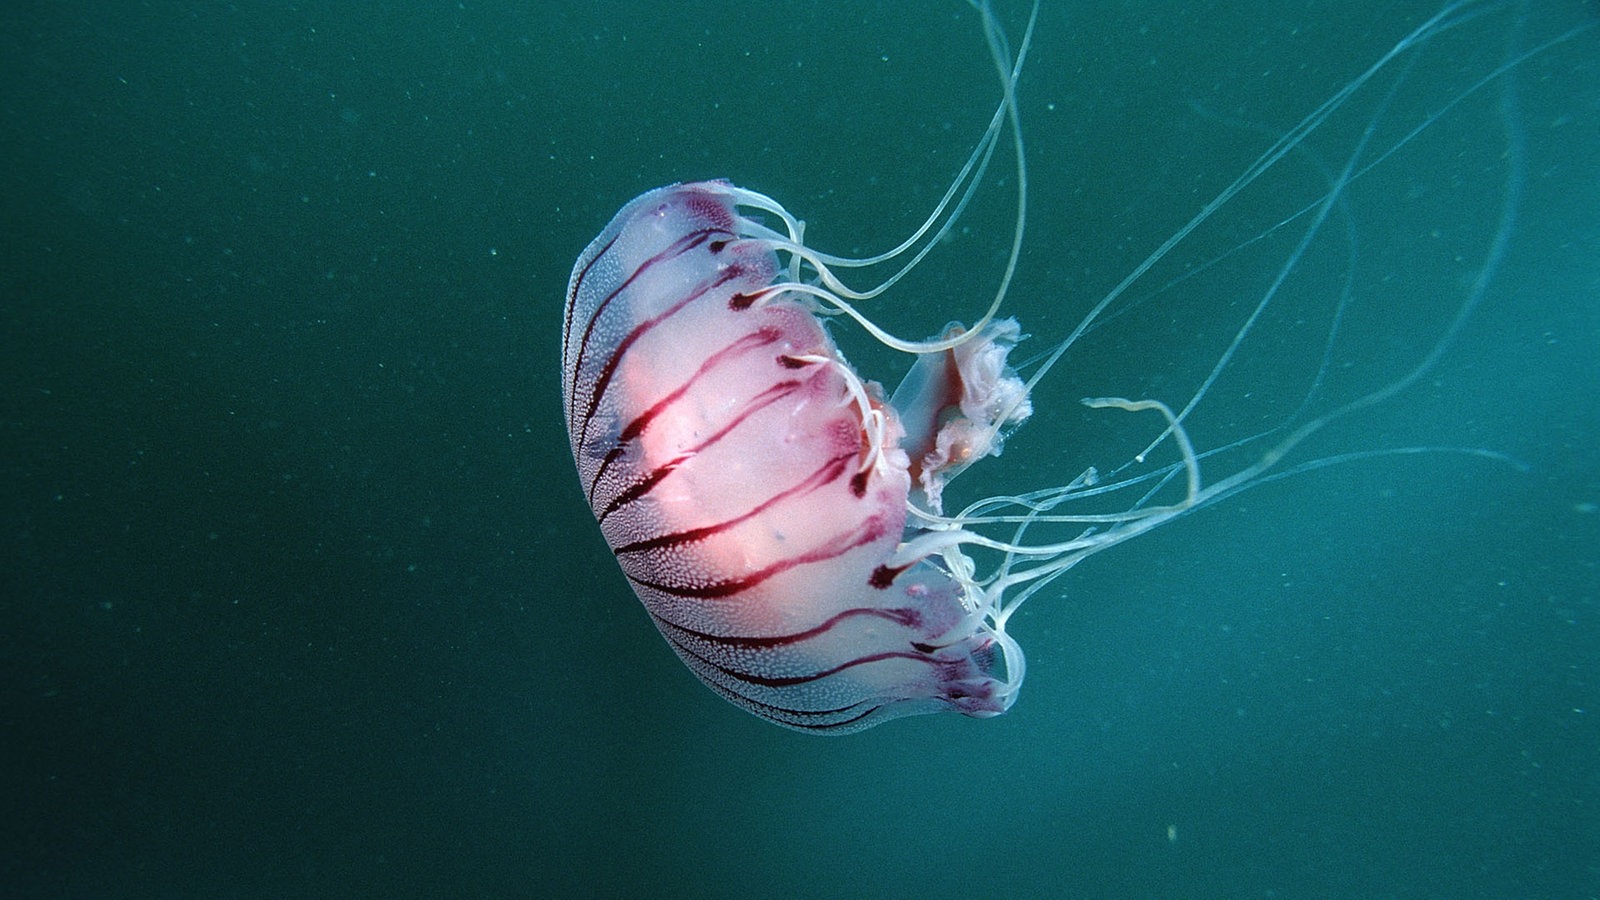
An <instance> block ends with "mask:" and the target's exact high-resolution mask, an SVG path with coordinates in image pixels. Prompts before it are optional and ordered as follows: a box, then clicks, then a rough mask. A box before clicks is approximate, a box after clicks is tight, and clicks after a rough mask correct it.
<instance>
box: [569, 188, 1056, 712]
mask: <svg viewBox="0 0 1600 900" xmlns="http://www.w3.org/2000/svg"><path fill="white" fill-rule="evenodd" d="M743 193H744V192H741V191H740V190H739V189H738V188H734V187H733V186H732V185H728V184H726V183H724V182H703V183H698V184H685V185H677V186H672V187H666V188H661V189H658V190H655V191H651V192H649V193H647V194H644V195H643V196H641V197H639V198H637V199H635V200H634V201H633V202H631V203H629V204H628V205H627V206H625V207H624V208H623V209H622V211H621V212H619V213H618V214H617V216H616V217H615V218H614V219H613V220H612V222H611V224H610V225H608V226H607V227H606V229H605V230H604V231H603V232H601V234H600V236H599V237H597V238H596V239H595V240H594V242H593V243H591V244H590V245H589V247H588V249H587V250H585V251H584V253H583V255H582V257H581V258H580V259H579V260H578V264H577V267H576V268H575V270H574V272H573V276H572V282H571V285H570V287H569V290H568V294H567V308H566V322H565V328H564V343H563V349H564V353H563V366H562V371H563V391H564V397H565V403H566V415H567V425H568V429H569V432H570V435H571V441H572V453H573V458H574V459H575V460H576V461H577V467H578V473H579V476H580V478H581V480H582V485H583V490H584V492H585V495H586V496H587V498H588V500H589V504H590V506H591V508H592V509H593V511H594V515H595V518H596V519H597V520H598V521H599V523H600V527H601V530H602V532H603V533H604V535H605V538H606V541H607V542H608V543H609V544H610V545H611V548H612V550H613V551H614V552H615V553H616V556H617V561H618V563H619V564H620V565H621V567H622V571H623V572H624V573H625V574H626V575H627V577H628V580H629V581H630V582H631V583H632V584H633V588H634V591H635V592H636V593H637V594H638V596H639V599H640V600H641V601H642V602H643V603H644V606H645V608H646V610H648V611H649V613H650V615H651V617H652V618H653V619H654V621H655V623H656V626H657V628H659V629H660V631H661V634H662V635H663V636H664V637H665V638H666V639H667V641H668V643H670V644H671V645H672V647H673V649H674V650H675V651H677V653H678V656H679V657H680V658H682V659H683V661H684V662H685V663H687V664H688V666H689V667H690V668H691V669H692V670H694V672H695V674H697V675H698V676H700V678H701V679H702V680H703V681H705V682H706V684H708V685H710V686H711V687H712V688H713V689H715V690H716V691H718V692H719V693H721V694H722V695H723V696H725V697H727V698H728V699H730V700H732V701H734V702H735V703H738V704H739V705H741V706H743V707H745V708H746V709H749V710H750V711H752V712H754V713H756V714H757V715H760V716H763V717H765V718H768V719H770V720H772V721H774V722H777V723H779V724H782V725H787V726H790V727H793V728H799V729H807V730H831V731H836V732H847V731H854V730H859V729H862V728H866V727H868V726H870V725H873V724H876V723H878V722H881V721H884V720H886V719H889V718H894V717H897V716H901V715H907V714H912V713H920V712H933V711H938V710H941V709H953V710H958V711H960V712H963V713H967V714H969V715H975V716H984V715H993V714H996V713H999V712H1002V711H1004V709H1005V708H1006V706H1008V705H1009V703H1010V699H1011V696H1012V692H1011V691H1009V690H1007V689H1006V688H1007V684H1006V681H1005V673H1003V672H1000V673H997V672H996V671H995V669H996V668H997V663H996V652H995V651H996V647H995V636H994V634H993V633H992V631H991V630H990V629H989V628H988V626H987V625H986V624H985V622H984V620H983V616H982V615H981V614H980V613H979V612H977V611H976V607H977V603H978V600H977V599H976V598H972V597H969V596H967V593H968V590H967V589H965V588H963V586H962V584H961V583H960V581H959V580H958V579H956V578H953V577H951V575H950V574H949V573H948V572H947V571H946V570H945V569H944V568H943V567H942V566H941V565H940V564H937V563H935V562H934V561H932V560H930V559H926V558H916V557H915V556H913V557H912V558H910V559H900V558H898V556H897V551H900V550H901V549H902V542H903V541H904V540H905V539H906V538H908V537H909V536H911V535H908V533H907V514H908V500H909V498H910V497H911V495H912V490H913V485H914V480H913V473H915V479H916V484H915V487H916V489H917V490H918V491H919V492H920V493H921V495H922V496H923V497H924V498H926V500H925V503H926V504H927V505H928V506H930V507H931V508H932V509H934V510H937V508H938V494H939V489H940V487H941V486H942V484H943V480H944V478H945V475H946V473H947V472H953V471H957V470H959V468H960V467H964V465H965V463H966V462H968V461H970V460H972V459H975V458H978V457H981V456H984V455H988V454H991V453H994V452H997V451H998V437H997V436H996V432H997V431H998V428H997V427H995V426H996V423H997V421H1000V420H1004V421H1005V422H1007V423H1015V422H1016V421H1020V420H1021V418H1023V417H1025V416H1026V415H1027V412H1028V410H1027V406H1026V398H1025V389H1024V388H1023V386H1022V384H1021V382H1020V381H1018V380H1017V379H1016V377H1015V376H1014V375H1013V374H1011V373H1010V370H1009V369H1008V368H1006V365H1005V358H1006V352H1007V351H1008V350H1009V348H1010V346H1011V344H1012V343H1013V342H1014V341H1015V340H1016V338H1017V326H1016V324H1015V323H1014V322H1011V321H1009V320H1007V321H1001V322H994V323H991V324H989V325H987V326H985V329H984V331H983V333H981V334H979V335H975V336H974V337H973V339H971V340H968V341H967V342H965V343H963V344H961V345H960V346H959V347H957V348H955V349H950V350H941V351H938V352H936V353H929V354H925V355H923V356H922V357H920V358H919V361H918V363H917V364H916V366H915V367H914V368H913V372H912V375H911V376H910V377H909V378H908V379H907V383H906V385H905V386H904V387H902V389H901V391H900V392H898V393H897V396H896V405H895V406H891V405H888V404H886V403H885V402H884V401H883V399H882V391H881V389H880V388H879V386H878V385H877V384H876V383H874V382H868V381H864V380H862V379H861V378H860V377H858V376H857V375H856V374H855V373H854V372H853V371H852V370H851V369H850V367H849V366H848V364H847V363H846V362H845V361H844V360H843V358H842V357H841V356H840V354H839V352H838V350H837V348H836V347H835V346H834V343H833V341H832V340H831V339H830V338H829V337H828V335H827V333H826V332H825V331H824V329H823V327H822V325H821V322H820V321H819V319H818V318H817V316H816V315H815V303H814V301H813V300H812V299H811V298H810V297H809V296H806V295H805V294H803V293H799V292H795V291H792V290H787V289H786V288H787V287H789V286H786V285H783V284H777V285H776V286H774V285H775V282H776V281H777V280H778V279H779V276H780V274H783V272H782V270H781V269H780V267H779V264H778V257H777V255H776V253H775V251H774V247H773V241H772V239H770V238H767V237H752V236H750V235H751V234H761V233H762V232H763V231H764V229H762V228H761V227H760V226H758V225H755V224H754V223H751V222H748V221H746V220H744V219H742V217H741V216H740V215H739V213H738V212H737V209H736V205H737V203H738V198H739V197H740V196H741V195H742V194H743ZM897 407H898V408H897ZM908 431H909V433H910V435H911V436H910V437H909V438H907V433H908ZM908 450H910V451H911V453H912V454H915V459H912V458H911V456H909V455H908V452H907V451H908Z"/></svg>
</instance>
